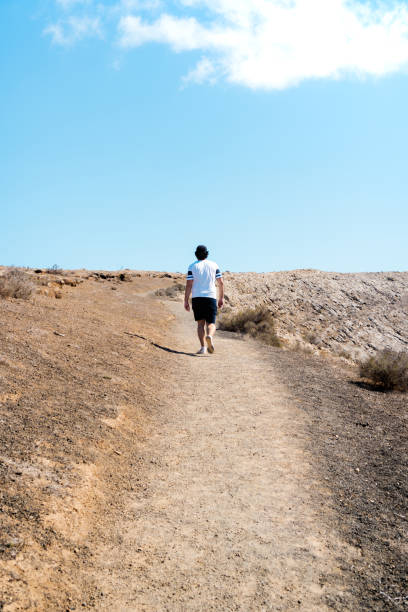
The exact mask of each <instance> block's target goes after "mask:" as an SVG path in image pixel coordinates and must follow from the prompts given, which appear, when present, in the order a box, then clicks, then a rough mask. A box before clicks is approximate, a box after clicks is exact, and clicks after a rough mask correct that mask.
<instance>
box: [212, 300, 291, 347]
mask: <svg viewBox="0 0 408 612" xmlns="http://www.w3.org/2000/svg"><path fill="white" fill-rule="evenodd" d="M218 327H219V329H223V330H225V331H232V332H240V333H241V334H248V335H249V336H252V338H257V339H258V340H261V341H262V342H264V343H265V344H270V345H271V346H281V342H280V340H279V338H278V336H277V334H276V331H275V321H274V318H273V314H272V313H271V312H269V310H268V309H267V308H265V307H264V306H258V307H257V308H247V309H245V310H240V311H238V312H232V313H226V314H224V315H222V316H221V317H220V320H219V325H218Z"/></svg>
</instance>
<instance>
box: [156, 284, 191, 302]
mask: <svg viewBox="0 0 408 612" xmlns="http://www.w3.org/2000/svg"><path fill="white" fill-rule="evenodd" d="M184 289H185V285H183V283H176V284H175V285H171V287H166V288H165V289H157V291H155V295H158V296H160V297H168V298H172V299H175V298H177V297H178V296H179V295H180V293H182V292H183V291H184Z"/></svg>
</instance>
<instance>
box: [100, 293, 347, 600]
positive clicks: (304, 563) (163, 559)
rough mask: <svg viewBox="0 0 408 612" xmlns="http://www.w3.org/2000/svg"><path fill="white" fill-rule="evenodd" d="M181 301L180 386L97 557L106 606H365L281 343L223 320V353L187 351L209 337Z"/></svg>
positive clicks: (173, 357)
mask: <svg viewBox="0 0 408 612" xmlns="http://www.w3.org/2000/svg"><path fill="white" fill-rule="evenodd" d="M169 308H171V309H172V310H173V312H174V313H175V315H176V322H175V329H174V338H175V340H174V343H173V344H171V348H172V349H173V350H174V351H176V352H167V359H168V363H169V367H170V368H171V370H172V374H171V380H166V381H163V384H166V386H167V388H166V389H165V393H164V395H165V396H166V397H167V399H166V401H165V403H164V404H163V405H162V407H161V409H160V410H159V411H158V412H157V413H156V414H155V415H154V417H153V419H152V423H151V425H150V432H148V435H147V436H146V438H145V442H144V444H143V446H142V448H140V465H143V466H144V467H143V468H142V470H141V471H140V470H139V471H138V472H137V473H135V483H134V484H135V489H134V492H133V493H131V494H130V496H129V498H128V501H127V503H126V508H125V512H124V516H123V523H121V524H118V525H117V526H116V529H115V533H116V536H115V537H113V539H112V540H111V542H110V544H108V543H105V545H104V546H103V547H102V548H101V549H100V551H99V555H98V557H97V559H95V561H96V566H97V567H98V566H99V567H100V568H101V569H100V571H99V572H98V575H97V576H96V581H97V583H98V584H99V585H103V587H102V588H103V598H102V599H101V600H100V602H99V604H98V609H100V610H115V611H121V612H122V611H123V612H125V611H137V612H139V611H140V612H142V611H146V612H147V611H149V612H153V611H155V612H156V611H157V612H158V611H164V610H169V611H171V612H176V611H182V610H183V611H185V610H188V611H195V610H197V611H198V610H200V611H202V610H242V611H260V610H265V611H266V610H271V611H272V610H273V611H275V610H292V609H299V610H302V611H307V610H314V611H316V610H326V609H341V610H346V609H352V608H353V607H352V603H351V602H350V601H349V600H348V599H347V597H348V595H347V594H346V593H345V590H346V589H344V585H343V576H342V572H341V570H340V569H339V563H340V561H339V560H340V559H341V560H342V561H344V560H345V559H346V558H348V560H349V561H350V562H352V557H353V555H354V554H355V551H354V550H352V549H350V548H347V547H346V545H345V544H343V543H342V542H341V541H339V540H338V539H337V536H336V535H335V534H334V533H332V532H331V530H330V528H329V527H328V526H329V525H330V514H329V512H330V511H329V510H328V508H327V507H326V501H327V499H328V497H329V496H330V493H329V491H328V489H326V488H325V487H324V486H323V485H322V484H321V483H320V482H319V481H318V479H317V477H316V475H315V472H314V470H313V468H312V464H311V457H310V455H309V454H308V452H307V451H306V450H305V444H304V441H305V437H306V436H307V433H306V429H305V425H306V419H307V416H305V413H304V412H302V410H301V409H300V408H299V407H297V406H296V404H295V402H293V401H292V400H291V399H290V396H289V394H288V392H287V390H286V389H285V388H284V387H283V386H282V385H281V384H280V383H279V381H278V380H277V379H276V375H275V373H274V371H273V369H272V366H271V363H270V360H269V356H270V351H268V350H266V349H264V348H262V347H261V346H259V345H257V344H255V343H251V342H247V341H243V340H239V339H235V338H232V337H229V336H228V335H226V334H224V335H223V334H218V336H217V342H216V353H215V354H214V355H212V356H203V357H201V356H200V357H198V356H195V355H189V354H186V353H188V352H189V351H191V350H192V349H195V348H196V340H195V338H194V333H195V330H194V324H193V321H192V317H191V316H187V315H186V313H184V312H183V310H182V306H181V305H180V304H178V303H169ZM168 346H170V343H168ZM157 351H158V352H159V353H160V354H163V351H161V350H160V348H157ZM177 351H178V352H177ZM336 602H337V603H336ZM349 606H350V607H349Z"/></svg>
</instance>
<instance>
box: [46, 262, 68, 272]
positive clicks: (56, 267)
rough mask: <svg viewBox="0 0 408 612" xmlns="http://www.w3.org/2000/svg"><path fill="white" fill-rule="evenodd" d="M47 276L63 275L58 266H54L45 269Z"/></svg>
mask: <svg viewBox="0 0 408 612" xmlns="http://www.w3.org/2000/svg"><path fill="white" fill-rule="evenodd" d="M46 272H47V274H63V272H64V270H63V269H62V268H60V267H59V265H58V264H54V265H53V266H51V268H47V269H46Z"/></svg>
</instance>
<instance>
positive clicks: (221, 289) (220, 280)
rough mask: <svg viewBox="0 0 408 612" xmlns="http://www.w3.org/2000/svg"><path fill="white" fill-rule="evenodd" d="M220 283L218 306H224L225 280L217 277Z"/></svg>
mask: <svg viewBox="0 0 408 612" xmlns="http://www.w3.org/2000/svg"><path fill="white" fill-rule="evenodd" d="M217 283H218V308H222V307H223V306H224V281H223V279H222V278H217Z"/></svg>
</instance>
